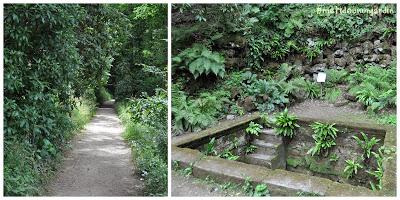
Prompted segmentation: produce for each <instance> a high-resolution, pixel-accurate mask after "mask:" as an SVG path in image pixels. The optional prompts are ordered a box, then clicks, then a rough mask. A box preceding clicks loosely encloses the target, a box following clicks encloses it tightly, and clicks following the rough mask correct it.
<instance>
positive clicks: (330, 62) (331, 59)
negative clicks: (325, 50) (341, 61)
mask: <svg viewBox="0 0 400 200" xmlns="http://www.w3.org/2000/svg"><path fill="white" fill-rule="evenodd" d="M326 60H327V63H328V65H329V66H334V65H335V57H334V56H333V55H332V54H331V55H329V56H328V58H326Z"/></svg>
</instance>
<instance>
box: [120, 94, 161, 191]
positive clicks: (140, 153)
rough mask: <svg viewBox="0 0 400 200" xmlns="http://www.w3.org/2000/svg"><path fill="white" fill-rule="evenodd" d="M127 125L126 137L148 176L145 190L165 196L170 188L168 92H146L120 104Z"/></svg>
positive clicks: (140, 165)
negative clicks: (149, 94) (152, 94)
mask: <svg viewBox="0 0 400 200" xmlns="http://www.w3.org/2000/svg"><path fill="white" fill-rule="evenodd" d="M117 110H118V114H119V116H120V118H121V120H122V122H123V123H124V125H125V127H126V128H125V132H124V138H125V139H126V140H127V141H128V142H129V143H130V144H131V145H132V150H133V154H134V155H133V157H134V160H135V163H136V164H137V166H138V168H139V170H140V171H141V172H142V175H143V176H144V178H145V185H146V192H147V193H148V194H150V195H166V192H167V187H168V167H167V156H168V146H167V145H168V144H167V142H168V139H167V116H168V115H167V111H168V109H167V93H166V91H165V90H157V92H156V95H154V96H148V95H146V94H143V95H142V97H141V98H136V99H131V100H130V101H126V102H120V103H118V104H117Z"/></svg>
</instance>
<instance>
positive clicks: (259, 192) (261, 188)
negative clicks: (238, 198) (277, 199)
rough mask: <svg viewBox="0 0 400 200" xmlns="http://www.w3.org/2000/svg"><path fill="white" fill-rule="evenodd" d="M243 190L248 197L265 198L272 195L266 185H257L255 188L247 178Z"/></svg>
mask: <svg viewBox="0 0 400 200" xmlns="http://www.w3.org/2000/svg"><path fill="white" fill-rule="evenodd" d="M242 189H243V190H244V192H245V193H246V194H247V195H248V196H253V197H263V196H269V195H270V192H269V190H268V186H267V185H266V184H263V183H262V184H257V185H256V187H254V186H253V183H252V181H251V178H250V177H246V179H245V181H244V184H243V186H242Z"/></svg>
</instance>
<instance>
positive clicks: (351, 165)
mask: <svg viewBox="0 0 400 200" xmlns="http://www.w3.org/2000/svg"><path fill="white" fill-rule="evenodd" d="M345 162H346V167H345V168H344V174H345V176H346V178H347V179H349V178H351V177H353V175H355V174H357V172H358V169H362V168H363V166H362V165H361V164H360V163H358V162H357V161H354V160H345Z"/></svg>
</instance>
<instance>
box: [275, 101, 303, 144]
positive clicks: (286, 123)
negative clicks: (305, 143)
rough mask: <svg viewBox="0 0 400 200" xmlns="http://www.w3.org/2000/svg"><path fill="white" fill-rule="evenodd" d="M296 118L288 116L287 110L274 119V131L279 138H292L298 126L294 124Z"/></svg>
mask: <svg viewBox="0 0 400 200" xmlns="http://www.w3.org/2000/svg"><path fill="white" fill-rule="evenodd" d="M296 121H297V117H296V116H294V115H290V114H289V111H288V109H287V108H285V110H284V111H283V112H281V113H279V115H278V116H277V117H276V121H275V126H276V127H275V130H276V133H277V134H278V135H280V136H284V137H289V138H292V137H293V136H294V133H295V132H294V131H295V129H296V128H299V127H300V126H299V125H298V124H296Z"/></svg>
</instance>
